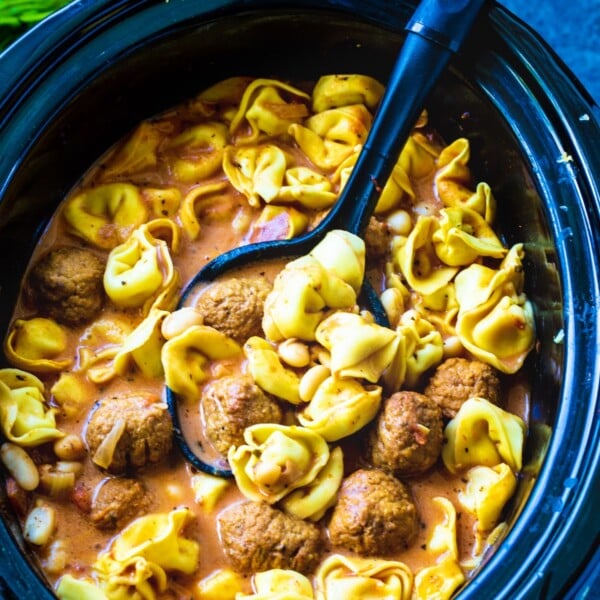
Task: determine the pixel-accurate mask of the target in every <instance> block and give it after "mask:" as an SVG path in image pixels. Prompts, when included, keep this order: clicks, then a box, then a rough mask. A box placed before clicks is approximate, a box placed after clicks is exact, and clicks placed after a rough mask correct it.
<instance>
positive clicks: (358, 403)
mask: <svg viewBox="0 0 600 600" xmlns="http://www.w3.org/2000/svg"><path fill="white" fill-rule="evenodd" d="M380 405H381V387H379V386H377V385H368V386H363V385H361V384H360V383H359V382H358V381H357V380H356V379H352V378H349V379H338V378H336V377H328V378H327V379H325V381H323V382H322V383H321V384H320V385H319V387H318V388H317V390H316V392H315V394H314V396H313V397H312V400H311V401H310V402H309V403H308V405H307V406H306V407H305V408H304V409H303V410H302V411H300V412H299V413H298V420H299V421H300V423H301V424H302V425H303V426H304V427H306V428H307V429H310V430H311V431H314V432H315V433H318V434H319V435H321V436H322V437H323V438H325V439H326V440H327V441H328V442H335V441H337V440H340V439H342V438H344V437H347V436H349V435H352V434H353V433H356V432H357V431H359V430H360V429H362V428H363V427H364V426H365V425H366V424H367V423H369V422H370V421H372V420H373V418H374V417H375V415H376V414H377V411H378V410H379V406H380Z"/></svg>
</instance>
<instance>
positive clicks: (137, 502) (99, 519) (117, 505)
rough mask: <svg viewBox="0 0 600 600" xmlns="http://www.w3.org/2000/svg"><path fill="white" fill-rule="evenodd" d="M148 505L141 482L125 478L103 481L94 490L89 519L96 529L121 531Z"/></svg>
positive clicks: (112, 478)
mask: <svg viewBox="0 0 600 600" xmlns="http://www.w3.org/2000/svg"><path fill="white" fill-rule="evenodd" d="M149 505H150V501H149V498H148V496H147V494H146V489H145V488H144V485H143V484H142V482H141V481H138V480H137V479H128V478H125V477H111V478H109V479H105V480H103V481H102V482H100V484H99V485H98V487H97V488H96V490H95V492H94V496H93V499H92V510H91V513H90V519H91V520H92V523H93V524H94V525H95V526H96V527H98V529H122V528H123V527H125V525H127V523H129V521H131V520H132V519H134V518H135V517H137V516H139V515H140V514H142V513H143V512H145V511H146V510H147V509H148V507H149Z"/></svg>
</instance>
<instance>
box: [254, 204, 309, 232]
mask: <svg viewBox="0 0 600 600" xmlns="http://www.w3.org/2000/svg"><path fill="white" fill-rule="evenodd" d="M307 226H308V217H307V216H306V215H305V214H304V213H303V212H300V211H299V210H296V209H295V208H293V207H291V206H288V207H284V206H275V205H273V204H269V205H267V206H265V207H264V208H263V209H262V211H261V213H260V215H259V217H258V219H256V221H255V222H254V225H253V226H252V231H253V234H252V241H261V240H272V239H280V240H289V239H291V238H293V237H296V236H298V235H300V234H301V233H304V231H305V230H306V228H307Z"/></svg>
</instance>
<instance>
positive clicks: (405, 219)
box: [386, 209, 412, 236]
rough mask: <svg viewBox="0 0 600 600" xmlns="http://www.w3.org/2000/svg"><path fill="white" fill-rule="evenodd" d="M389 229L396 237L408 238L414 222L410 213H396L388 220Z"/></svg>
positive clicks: (398, 211) (401, 210)
mask: <svg viewBox="0 0 600 600" xmlns="http://www.w3.org/2000/svg"><path fill="white" fill-rule="evenodd" d="M386 221H387V224H388V227H389V228H390V229H391V230H392V232H393V233H395V234H396V235H404V236H407V235H408V234H409V233H410V230H411V229H412V221H411V218H410V215H409V214H408V212H406V211H405V210H403V209H399V210H396V211H394V212H393V213H392V214H391V215H390V216H389V217H388V218H387V219H386Z"/></svg>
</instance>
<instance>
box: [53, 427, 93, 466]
mask: <svg viewBox="0 0 600 600" xmlns="http://www.w3.org/2000/svg"><path fill="white" fill-rule="evenodd" d="M85 453H86V450H85V444H84V443H83V440H82V439H81V437H80V436H78V435H77V434H75V433H69V434H67V435H65V437H63V438H61V439H59V440H56V441H55V442H54V454H56V456H57V457H58V458H60V459H61V460H79V459H81V458H83V457H84V456H85Z"/></svg>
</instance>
